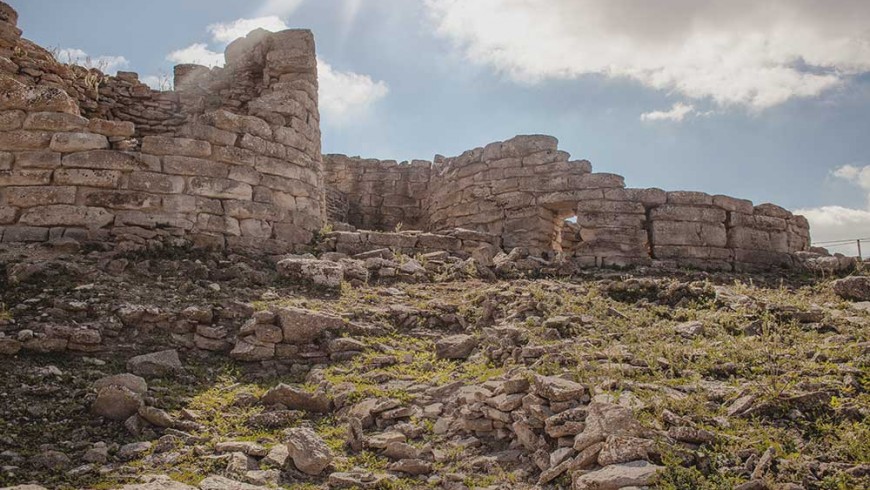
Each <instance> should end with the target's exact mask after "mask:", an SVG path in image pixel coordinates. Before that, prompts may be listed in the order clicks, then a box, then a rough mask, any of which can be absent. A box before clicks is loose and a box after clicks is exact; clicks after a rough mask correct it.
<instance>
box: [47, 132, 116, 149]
mask: <svg viewBox="0 0 870 490" xmlns="http://www.w3.org/2000/svg"><path fill="white" fill-rule="evenodd" d="M108 147H109V140H108V139H107V138H106V137H105V136H103V135H101V134H94V133H57V134H55V135H54V136H53V137H52V138H51V145H50V148H51V149H52V151H57V152H60V153H74V152H78V151H89V150H104V149H106V148H108Z"/></svg>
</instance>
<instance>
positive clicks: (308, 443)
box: [287, 428, 332, 475]
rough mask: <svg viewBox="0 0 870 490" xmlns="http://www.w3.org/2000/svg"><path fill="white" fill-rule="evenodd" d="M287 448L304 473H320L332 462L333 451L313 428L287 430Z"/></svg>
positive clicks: (297, 466)
mask: <svg viewBox="0 0 870 490" xmlns="http://www.w3.org/2000/svg"><path fill="white" fill-rule="evenodd" d="M287 449H288V451H289V452H290V458H291V459H292V460H293V464H294V465H295V466H296V468H298V469H299V470H300V471H302V472H303V473H306V474H309V475H319V474H321V473H323V470H325V469H326V468H327V467H328V466H329V465H330V464H331V463H332V452H331V451H330V450H329V446H327V445H326V443H325V442H323V439H321V438H320V436H318V435H317V434H316V433H315V432H314V431H313V430H311V429H304V428H296V429H290V430H288V431H287Z"/></svg>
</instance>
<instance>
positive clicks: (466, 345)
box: [435, 335, 477, 359]
mask: <svg viewBox="0 0 870 490" xmlns="http://www.w3.org/2000/svg"><path fill="white" fill-rule="evenodd" d="M475 347H477V339H476V338H474V337H472V336H471V335H451V336H449V337H444V338H443V339H441V340H439V341H438V342H436V343H435V355H437V356H438V357H439V358H441V359H467V358H468V356H470V355H471V352H472V351H473V350H474V348H475Z"/></svg>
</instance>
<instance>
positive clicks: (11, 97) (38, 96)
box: [0, 75, 79, 115]
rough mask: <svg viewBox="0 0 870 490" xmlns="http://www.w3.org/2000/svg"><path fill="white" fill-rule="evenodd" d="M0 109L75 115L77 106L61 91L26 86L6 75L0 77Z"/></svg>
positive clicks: (77, 110) (77, 111)
mask: <svg viewBox="0 0 870 490" xmlns="http://www.w3.org/2000/svg"><path fill="white" fill-rule="evenodd" d="M0 109H2V110H9V109H20V110H26V111H33V112H65V113H67V114H74V115H77V114H78V113H79V108H78V105H77V104H76V103H75V101H74V100H73V99H72V98H71V97H70V96H69V95H67V93H66V92H64V91H63V90H61V89H58V88H53V87H45V86H37V87H34V86H27V85H24V84H23V83H21V82H19V81H17V80H15V79H13V78H11V77H9V76H6V75H2V76H0Z"/></svg>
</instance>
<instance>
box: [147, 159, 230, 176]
mask: <svg viewBox="0 0 870 490" xmlns="http://www.w3.org/2000/svg"><path fill="white" fill-rule="evenodd" d="M163 171H164V172H166V173H168V174H175V175H195V176H198V177H215V178H226V177H227V175H228V174H229V166H228V165H226V164H225V163H221V162H215V161H212V160H205V159H202V158H191V157H178V156H165V157H163Z"/></svg>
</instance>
